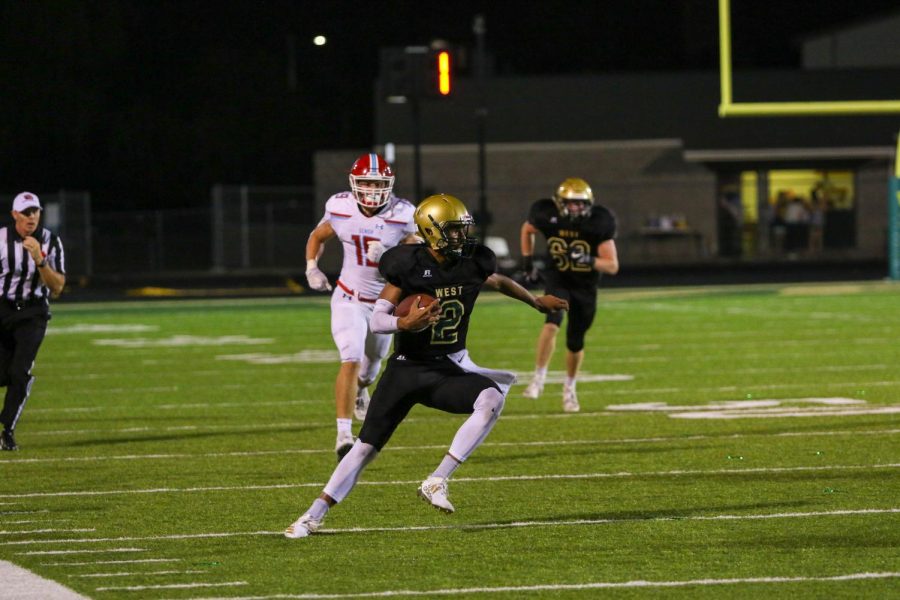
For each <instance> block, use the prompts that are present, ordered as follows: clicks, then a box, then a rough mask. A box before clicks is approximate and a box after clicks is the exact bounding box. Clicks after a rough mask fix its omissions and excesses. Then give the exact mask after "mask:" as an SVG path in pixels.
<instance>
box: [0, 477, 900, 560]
mask: <svg viewBox="0 0 900 600" xmlns="http://www.w3.org/2000/svg"><path fill="white" fill-rule="evenodd" d="M897 468H900V463H885V464H873V465H818V466H802V467H758V468H750V469H710V470H703V469H684V470H682V469H676V470H672V471H646V472H639V471H637V472H630V471H620V472H615V473H610V472H601V473H572V474H555V473H551V474H543V475H502V476H490V477H455V478H454V479H453V482H454V483H480V482H484V481H551V480H557V481H558V480H565V479H608V478H626V477H682V476H695V475H744V474H748V473H754V474H766V473H795V472H812V471H845V470H862V469H897ZM419 483H421V481H420V480H418V479H417V480H414V481H413V480H410V481H397V480H387V481H360V482H359V485H367V486H383V485H411V484H419ZM324 485H325V484H324V482H308V483H279V484H269V485H215V486H206V487H187V488H172V487H170V488H145V489H140V490H135V489H123V490H80V491H67V492H25V493H22V494H2V495H0V498H59V497H79V496H122V495H132V494H184V493H196V492H241V491H260V490H287V489H298V488H308V487H322V486H324ZM16 543H22V542H0V546H4V545H10V544H16Z"/></svg>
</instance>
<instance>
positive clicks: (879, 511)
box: [34, 508, 900, 564]
mask: <svg viewBox="0 0 900 600" xmlns="http://www.w3.org/2000/svg"><path fill="white" fill-rule="evenodd" d="M897 514H900V508H862V509H847V510H831V511H811V512H790V513H765V514H749V515H734V514H723V515H695V516H682V515H671V516H665V517H648V518H641V517H632V518H625V519H570V520H566V521H514V522H504V523H473V524H465V525H407V526H403V527H347V528H343V529H331V528H324V529H320V530H319V531H320V532H321V533H322V534H347V533H386V532H393V533H405V532H416V531H480V530H491V529H520V528H531V527H578V526H590V525H616V524H629V523H662V522H665V523H674V522H681V521H759V520H769V519H811V518H818V517H848V516H880V515H897ZM283 534H284V531H282V530H278V531H236V532H216V533H177V534H170V535H155V536H143V537H138V536H135V537H116V538H86V539H69V540H42V541H36V542H34V543H41V544H104V543H109V542H154V541H164V540H170V541H171V540H197V539H219V538H230V537H257V536H281V535H283ZM73 552H78V551H73ZM82 552H106V551H105V550H96V551H82ZM37 554H41V553H37ZM69 564H76V563H69ZM78 564H81V563H78ZM96 564H100V563H96Z"/></svg>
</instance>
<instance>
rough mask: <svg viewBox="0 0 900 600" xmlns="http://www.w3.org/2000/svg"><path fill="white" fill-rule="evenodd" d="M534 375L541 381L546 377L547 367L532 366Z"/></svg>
mask: <svg viewBox="0 0 900 600" xmlns="http://www.w3.org/2000/svg"><path fill="white" fill-rule="evenodd" d="M534 376H535V377H536V378H537V379H540V380H541V381H543V380H544V379H546V378H547V367H535V368H534Z"/></svg>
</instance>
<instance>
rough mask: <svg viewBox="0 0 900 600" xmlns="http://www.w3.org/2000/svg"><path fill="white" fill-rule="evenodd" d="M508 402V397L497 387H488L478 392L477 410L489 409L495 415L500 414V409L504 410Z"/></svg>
mask: <svg viewBox="0 0 900 600" xmlns="http://www.w3.org/2000/svg"><path fill="white" fill-rule="evenodd" d="M505 403H506V398H504V397H503V394H501V393H500V391H499V390H498V389H496V388H492V387H490V388H486V389H484V390H482V392H481V393H480V394H478V398H476V399H475V407H474V408H475V411H476V412H477V411H489V412H491V413H493V414H495V415H499V414H500V411H502V410H503V405H504V404H505Z"/></svg>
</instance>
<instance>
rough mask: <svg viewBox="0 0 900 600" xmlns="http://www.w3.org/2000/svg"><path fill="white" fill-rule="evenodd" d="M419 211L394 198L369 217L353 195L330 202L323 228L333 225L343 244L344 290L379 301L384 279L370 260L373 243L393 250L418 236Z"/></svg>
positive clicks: (340, 282) (337, 196)
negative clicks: (367, 255)
mask: <svg viewBox="0 0 900 600" xmlns="http://www.w3.org/2000/svg"><path fill="white" fill-rule="evenodd" d="M415 210H416V209H415V207H414V206H413V205H412V204H411V203H410V202H409V201H408V200H404V199H403V198H397V197H395V196H391V199H390V200H389V201H388V203H387V205H386V206H385V207H384V208H382V209H381V210H380V211H379V212H378V213H377V214H375V215H373V216H371V217H367V216H366V215H364V214H363V213H362V210H361V209H360V208H359V205H358V204H357V203H356V197H355V196H354V195H353V194H352V193H351V192H340V193H338V194H335V195H334V196H332V197H331V198H329V199H328V202H326V203H325V216H324V217H322V220H321V221H319V225H321V224H322V223H330V224H331V228H332V229H334V232H335V233H336V234H337V237H338V239H339V240H341V244H343V247H344V262H343V265H342V266H341V275H340V278H339V279H338V286H339V287H340V288H341V289H343V290H344V291H345V292H348V293H351V294H353V293H356V294H358V295H359V297H360V298H366V299H369V300H374V299H375V298H378V295H379V294H381V290H382V288H383V287H384V279H382V278H381V275H380V274H379V273H378V263H374V262H372V261H370V260H369V259H368V258H367V257H366V251H367V250H368V248H369V242H372V241H379V242H381V243H382V245H384V247H385V249H387V248H393V247H394V246H396V245H397V244H399V243H400V241H401V240H403V238H405V237H406V236H408V235H410V234H412V233H416V231H417V229H416V224H415V222H414V221H413V212H415Z"/></svg>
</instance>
